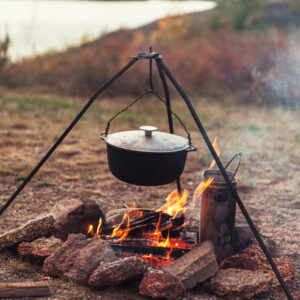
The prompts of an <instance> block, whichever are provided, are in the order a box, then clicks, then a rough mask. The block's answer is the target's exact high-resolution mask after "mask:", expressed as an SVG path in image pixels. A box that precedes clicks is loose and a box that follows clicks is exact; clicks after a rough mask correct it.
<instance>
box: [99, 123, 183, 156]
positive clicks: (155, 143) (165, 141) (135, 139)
mask: <svg viewBox="0 0 300 300" xmlns="http://www.w3.org/2000/svg"><path fill="white" fill-rule="evenodd" d="M140 129H141V130H131V131H121V132H115V133H111V134H109V135H107V136H106V137H104V139H105V141H106V143H108V144H110V145H111V146H114V147H118V148H122V149H126V150H131V151H139V152H154V153H164V152H176V151H181V150H184V149H187V148H188V141H187V139H185V138H183V137H181V136H178V135H175V134H171V133H166V132H160V131H157V128H156V127H154V126H141V127H140Z"/></svg>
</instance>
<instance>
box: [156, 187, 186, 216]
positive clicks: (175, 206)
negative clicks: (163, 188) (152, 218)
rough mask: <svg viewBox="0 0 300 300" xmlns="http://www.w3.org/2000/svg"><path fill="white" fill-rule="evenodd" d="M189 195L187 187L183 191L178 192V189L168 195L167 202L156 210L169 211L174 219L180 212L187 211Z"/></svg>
mask: <svg viewBox="0 0 300 300" xmlns="http://www.w3.org/2000/svg"><path fill="white" fill-rule="evenodd" d="M188 195H189V192H188V190H187V189H184V190H183V192H181V193H178V190H177V189H176V190H174V191H173V192H171V193H170V194H169V195H168V197H167V199H166V203H165V204H164V205H163V206H162V207H160V208H159V209H157V210H156V211H162V212H164V213H167V214H168V215H170V216H172V218H173V219H174V218H175V217H176V216H177V214H178V213H179V212H182V213H184V212H185V205H186V203H187V198H188Z"/></svg>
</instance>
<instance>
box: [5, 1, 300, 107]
mask: <svg viewBox="0 0 300 300" xmlns="http://www.w3.org/2000/svg"><path fill="white" fill-rule="evenodd" d="M299 24H300V1H298V0H223V1H221V0H219V1H216V2H212V1H60V0H57V1H38V0H35V1H34V0H31V1H27V0H10V1H8V0H7V1H5V0H0V82H1V85H3V86H6V87H9V88H15V87H26V88H33V87H37V86H38V87H40V88H41V87H43V89H45V90H51V91H52V92H58V93H63V94H68V95H83V96H87V95H90V94H91V93H92V91H94V90H95V89H97V88H98V87H99V85H101V83H103V82H105V81H106V80H108V79H109V78H110V77H111V76H112V75H113V74H114V73H115V72H116V71H117V70H118V69H120V68H121V67H122V66H123V65H124V64H125V63H126V62H127V61H128V59H129V57H130V56H131V55H135V54H136V53H137V52H139V51H146V50H147V49H148V47H149V46H150V45H151V46H152V47H153V49H154V50H156V51H159V52H160V53H162V54H165V60H166V62H167V63H168V65H169V67H170V69H171V70H172V71H173V72H174V73H175V74H176V75H177V76H178V78H179V80H180V82H182V84H183V85H184V86H185V87H186V88H187V89H188V90H189V92H190V94H193V95H198V96H199V95H210V96H214V97H218V96H220V95H222V96H224V94H228V93H230V94H231V95H232V94H233V93H237V94H238V98H239V99H238V102H246V103H247V102H253V101H255V102H256V103H260V104H272V105H274V104H276V105H278V104H279V105H284V106H286V107H293V108H294V107H299V101H300V100H299V99H300V91H299V85H298V81H299V76H300V74H299V73H300V71H299V70H300V68H299V67H300V62H299V59H300V58H299V55H300V54H299V53H300V52H299V47H300V46H299V41H300V39H299V30H298V27H299ZM143 69H144V71H145V68H141V69H139V70H138V71H136V72H134V73H133V74H132V76H131V77H130V80H129V81H126V83H125V82H122V80H121V84H120V85H119V87H118V89H114V90H113V91H110V93H109V96H113V97H115V96H120V95H124V94H133V93H136V92H137V89H139V88H140V83H139V82H138V78H140V76H141V75H142V73H143V72H144V71H143ZM143 75H144V74H143Z"/></svg>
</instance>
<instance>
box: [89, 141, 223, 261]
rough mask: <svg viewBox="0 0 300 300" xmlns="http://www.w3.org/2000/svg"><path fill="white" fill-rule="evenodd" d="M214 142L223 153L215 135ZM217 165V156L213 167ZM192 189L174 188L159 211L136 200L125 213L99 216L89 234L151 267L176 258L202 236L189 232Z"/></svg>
mask: <svg viewBox="0 0 300 300" xmlns="http://www.w3.org/2000/svg"><path fill="white" fill-rule="evenodd" d="M213 146H214V148H215V150H216V152H217V153H218V156H219V155H220V153H221V152H220V149H219V147H218V145H217V137H215V139H214V142H213ZM214 165H215V161H214V160H213V161H212V162H211V164H210V167H209V169H212V168H213V167H214ZM213 180H214V178H213V177H210V178H208V179H207V180H203V181H201V183H200V184H199V185H198V186H197V188H196V189H195V192H194V193H193V196H192V206H195V205H196V201H197V200H198V201H199V199H200V197H201V195H202V193H203V192H204V191H205V190H206V189H207V188H208V187H209V186H210V185H211V183H212V182H213ZM188 197H189V192H188V190H187V189H184V190H183V191H182V192H178V190H177V189H175V190H173V191H172V192H171V193H170V194H169V195H168V196H167V198H166V200H165V203H164V204H163V205H162V206H161V207H160V208H158V209H156V210H155V211H154V210H153V211H152V210H146V209H139V208H137V206H136V203H133V204H132V207H131V208H130V209H129V210H127V211H126V212H125V213H124V214H119V215H115V216H112V217H110V218H109V219H108V220H105V221H104V220H103V219H102V217H100V218H99V222H98V224H97V226H95V228H94V225H93V224H89V225H88V229H87V236H89V237H94V238H101V239H104V240H106V241H108V242H109V243H110V244H111V246H112V248H113V249H114V250H115V251H116V253H117V255H118V256H119V257H129V256H133V255H136V256H137V257H140V258H142V259H143V260H144V261H145V262H146V263H147V264H148V265H150V266H151V267H160V266H163V265H166V264H168V263H170V262H173V261H174V259H176V258H178V257H180V256H181V255H183V254H184V253H186V252H188V251H189V250H191V249H192V248H193V247H194V246H195V245H197V244H198V241H199V239H198V237H197V235H195V233H194V232H189V231H188V230H187V228H186V226H185V213H186V206H187V204H188Z"/></svg>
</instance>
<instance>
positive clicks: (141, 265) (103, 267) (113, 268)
mask: <svg viewBox="0 0 300 300" xmlns="http://www.w3.org/2000/svg"><path fill="white" fill-rule="evenodd" d="M146 270H147V264H146V263H145V262H144V261H143V260H142V259H140V258H137V257H135V256H132V257H127V258H123V259H119V260H117V261H113V262H111V263H101V264H100V266H99V267H97V269H95V270H94V272H93V273H92V275H91V276H90V278H89V281H88V284H89V285H90V286H94V287H103V286H109V285H116V284H119V283H120V282H123V281H128V280H131V279H134V278H137V277H138V276H141V275H143V274H144V273H145V272H146Z"/></svg>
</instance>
